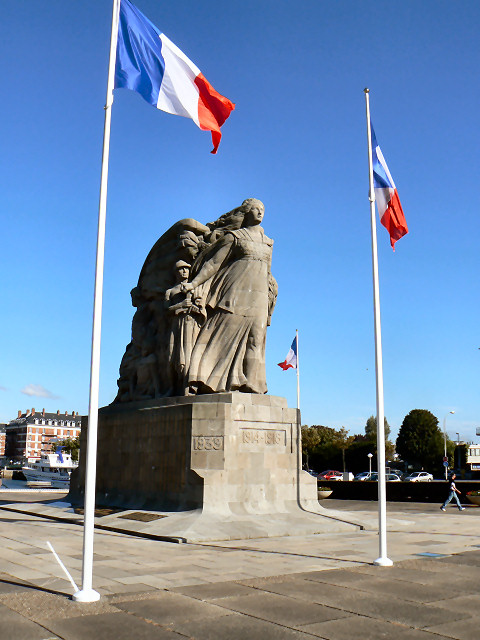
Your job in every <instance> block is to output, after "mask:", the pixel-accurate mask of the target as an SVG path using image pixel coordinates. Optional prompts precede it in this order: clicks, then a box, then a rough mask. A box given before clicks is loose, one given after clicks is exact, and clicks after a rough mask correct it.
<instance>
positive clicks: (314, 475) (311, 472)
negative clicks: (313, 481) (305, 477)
mask: <svg viewBox="0 0 480 640" xmlns="http://www.w3.org/2000/svg"><path fill="white" fill-rule="evenodd" d="M307 473H309V474H310V475H311V476H313V477H314V478H317V477H318V472H317V471H314V470H313V469H308V470H307Z"/></svg>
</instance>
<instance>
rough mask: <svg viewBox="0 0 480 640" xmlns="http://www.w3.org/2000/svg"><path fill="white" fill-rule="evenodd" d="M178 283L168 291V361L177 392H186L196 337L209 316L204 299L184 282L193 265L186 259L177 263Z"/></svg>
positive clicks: (166, 294) (174, 393) (166, 298)
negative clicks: (193, 296) (197, 295)
mask: <svg viewBox="0 0 480 640" xmlns="http://www.w3.org/2000/svg"><path fill="white" fill-rule="evenodd" d="M174 272H175V278H176V282H177V284H176V285H175V286H174V287H172V288H171V289H168V290H167V291H166V292H165V307H166V309H167V313H168V314H169V316H170V334H169V346H168V363H169V367H170V370H171V374H172V378H173V380H174V389H173V395H184V394H185V388H186V383H185V375H186V372H187V370H188V365H189V363H190V355H191V353H192V349H193V345H194V343H195V339H196V337H197V335H198V332H199V330H200V326H201V325H202V324H203V322H204V321H205V318H206V313H205V308H204V305H203V302H202V299H201V298H195V299H192V293H191V292H190V291H189V292H187V293H185V292H184V291H183V288H182V284H183V283H185V282H187V281H188V276H189V273H190V265H189V264H188V262H185V261H184V260H178V261H177V262H176V263H175V268H174Z"/></svg>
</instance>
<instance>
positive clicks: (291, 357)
mask: <svg viewBox="0 0 480 640" xmlns="http://www.w3.org/2000/svg"><path fill="white" fill-rule="evenodd" d="M278 366H279V367H281V368H282V369H283V370H284V371H286V370H287V369H296V368H297V338H296V337H295V338H294V339H293V342H292V346H291V347H290V350H289V352H288V353H287V357H286V358H285V360H284V362H279V363H278Z"/></svg>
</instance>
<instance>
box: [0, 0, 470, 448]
mask: <svg viewBox="0 0 480 640" xmlns="http://www.w3.org/2000/svg"><path fill="white" fill-rule="evenodd" d="M136 4H137V6H138V7H139V9H140V10H141V11H143V12H144V13H145V14H146V15H147V16H148V17H149V18H150V20H151V21H152V22H154V24H156V25H157V26H158V28H159V29H160V30H162V31H163V32H165V33H166V35H167V36H168V37H169V38H170V39H171V40H173V41H174V42H175V44H177V46H179V47H180V48H181V49H182V50H183V51H184V52H185V53H186V54H187V55H188V56H189V57H190V58H191V59H192V60H193V61H194V62H195V64H197V66H198V67H199V68H200V69H201V71H202V72H203V73H204V75H205V76H206V78H207V79H208V80H209V81H210V82H211V83H212V84H213V85H214V87H215V88H216V89H217V90H218V91H220V92H221V93H223V94H224V95H226V96H227V97H229V98H230V99H231V100H232V101H233V102H235V103H236V110H235V112H234V113H233V114H232V115H231V117H230V119H229V120H228V121H227V123H226V124H225V125H224V127H223V139H222V143H221V145H220V149H219V153H218V155H217V156H212V155H211V154H210V153H209V152H210V149H211V140H210V136H209V134H208V133H206V132H202V131H200V130H199V129H197V128H196V127H195V125H194V124H193V123H192V122H191V121H188V120H186V119H184V118H179V117H175V116H171V115H168V114H165V113H162V112H159V111H157V110H155V109H153V108H152V107H150V106H149V105H148V104H146V103H145V102H144V101H143V100H142V99H141V97H140V96H138V95H136V94H134V93H133V92H130V91H126V90H118V91H116V92H115V102H114V107H113V117H112V138H111V156H110V180H109V193H108V209H107V236H106V254H105V281H104V302H103V324H102V356H101V385H100V404H101V405H105V404H108V403H110V402H111V401H112V400H113V398H114V396H115V394H116V379H117V377H118V367H119V364H120V359H121V357H122V354H123V351H124V349H125V346H126V344H127V343H128V342H129V340H130V326H131V319H132V311H133V309H132V307H131V304H130V295H129V291H130V289H131V288H132V287H133V286H135V284H136V282H137V279H138V275H139V272H140V269H141V267H142V264H143V262H144V260H145V257H146V256H147V254H148V252H149V250H150V248H151V247H152V246H153V244H154V243H155V241H156V240H157V238H158V237H159V236H160V235H162V233H163V232H164V231H165V230H166V229H167V228H169V227H170V226H171V225H172V224H173V223H174V222H176V221H177V220H179V219H181V218H185V217H193V218H196V219H197V220H199V221H200V222H203V223H206V222H208V221H211V220H214V219H216V218H217V217H218V216H219V215H220V214H222V213H224V212H225V211H228V210H229V209H231V208H233V207H234V206H236V205H237V204H239V203H240V202H242V201H243V200H244V199H245V198H247V197H252V196H253V197H258V198H260V199H262V200H263V201H264V203H265V206H266V215H265V220H264V228H265V230H266V233H267V235H269V236H270V237H272V238H274V240H275V245H274V257H273V265H272V271H273V273H274V275H275V277H276V279H277V281H278V284H279V296H278V302H277V307H276V309H275V313H274V315H273V320H272V326H271V327H270V329H269V333H268V336H267V382H268V387H269V393H271V394H273V395H279V396H285V397H286V398H287V399H288V402H289V404H290V406H295V403H296V378H295V373H294V372H292V371H291V370H290V371H288V372H285V373H284V372H283V371H281V369H280V368H279V367H277V364H276V363H277V362H280V361H282V360H283V359H284V358H285V356H286V353H287V351H288V349H289V346H290V344H291V341H292V339H293V337H294V334H295V329H297V328H298V330H299V332H300V367H301V369H300V371H301V408H302V422H303V423H304V424H323V425H328V426H331V427H335V428H339V427H341V426H345V427H346V428H347V429H349V430H350V432H351V433H361V432H363V429H364V425H365V422H366V420H367V418H368V417H369V416H370V415H371V414H374V413H375V371H374V369H375V365H374V337H373V302H372V278H371V247H370V221H369V203H368V171H367V149H366V126H365V101H364V94H363V89H364V87H366V86H368V87H369V88H370V91H371V94H370V95H371V110H372V119H373V123H374V126H375V131H376V134H377V138H378V142H379V144H380V146H381V148H382V151H383V153H384V155H385V158H386V160H387V163H388V165H389V168H390V171H391V173H392V175H393V177H394V179H395V182H396V185H397V188H398V191H399V195H400V199H401V202H402V205H403V209H404V212H405V215H406V218H407V222H408V225H409V229H410V233H409V234H408V235H407V236H406V237H405V238H403V239H402V240H400V241H399V242H398V243H397V245H396V252H395V253H393V252H392V250H391V248H390V244H389V240H388V234H387V232H386V231H385V230H384V229H383V227H381V226H380V225H378V229H377V231H378V240H379V268H380V295H381V311H382V332H383V356H384V386H385V414H386V416H387V419H388V421H389V423H390V425H391V426H392V429H393V432H394V434H395V433H396V431H397V430H398V428H399V427H400V425H401V423H402V420H403V418H404V416H405V415H406V414H407V413H408V412H409V411H410V410H412V409H428V410H430V411H432V412H433V413H434V414H435V415H436V416H437V417H438V418H439V420H440V424H441V425H442V424H443V419H444V417H445V416H446V415H447V414H448V418H447V430H448V433H449V435H450V436H451V437H452V438H456V433H457V432H458V433H459V434H460V437H461V438H462V439H466V440H473V441H476V438H475V428H476V427H480V394H479V393H478V386H479V385H478V381H479V375H478V374H479V363H480V350H479V347H480V336H479V335H478V329H479V316H480V309H479V306H480V305H479V301H480V291H479V277H478V276H479V273H478V253H479V252H478V238H477V235H478V229H479V222H478V195H477V189H478V187H477V185H478V179H479V172H478V159H479V127H478V119H479V115H478V114H479V106H478V105H479V104H480V88H479V81H478V69H479V67H480V55H479V54H480V51H479V45H478V24H479V20H480V5H479V4H478V3H477V2H474V1H464V2H451V1H444V0H422V1H419V0H401V1H400V0H398V1H396V0H392V1H391V2H388V3H384V4H383V5H382V7H381V9H380V8H379V5H378V3H377V2H372V1H371V0H364V1H363V2H358V1H356V0H337V1H336V2H325V1H323V0H301V1H299V2H297V3H292V2H286V1H284V0H275V1H269V0H256V1H255V2H253V1H250V0H247V1H245V0H242V1H240V0H230V1H229V2H228V3H227V4H225V3H220V2H218V1H217V2H216V1H214V0H205V1H204V2H202V3H193V2H191V1H184V0H165V1H163V2H160V1H159V0H137V3H136ZM2 17H3V19H2V23H1V25H0V33H1V37H0V56H1V59H2V60H3V65H2V74H3V87H4V90H3V99H2V101H1V103H0V114H1V121H2V147H3V153H2V154H1V164H2V166H1V177H2V188H1V190H0V201H1V209H2V213H3V234H2V238H3V242H2V251H1V252H0V261H1V265H2V274H3V287H2V290H3V291H2V300H3V305H2V314H1V316H0V326H1V328H2V336H3V341H2V349H1V353H2V356H1V362H2V366H1V370H0V421H4V422H6V421H8V420H10V419H12V418H14V417H15V416H16V414H17V410H18V409H22V410H23V411H24V410H25V409H26V408H27V407H28V408H31V407H35V408H37V409H41V408H43V407H45V408H46V410H47V411H56V410H57V409H60V410H61V411H62V412H63V411H65V410H68V411H72V410H75V411H79V412H81V413H87V411H88V393H89V375H90V340H91V323H92V309H93V284H94V267H95V264H94V263H95V246H96V228H97V212H98V191H99V179H100V161H101V146H102V136H103V105H104V103H105V91H106V78H107V64H108V49H109V37H110V19H111V2H110V0H108V1H107V0H83V1H82V2H78V1H74V0H70V1H69V2H65V1H64V0H49V1H48V2H46V1H42V0H22V2H18V0H4V2H3V3H2ZM451 410H454V411H455V414H454V415H450V414H449V413H448V412H449V411H451Z"/></svg>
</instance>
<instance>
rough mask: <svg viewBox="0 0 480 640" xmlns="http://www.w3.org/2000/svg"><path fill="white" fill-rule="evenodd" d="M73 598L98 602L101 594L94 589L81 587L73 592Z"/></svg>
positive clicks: (76, 600) (80, 600)
mask: <svg viewBox="0 0 480 640" xmlns="http://www.w3.org/2000/svg"><path fill="white" fill-rule="evenodd" d="M72 600H73V601H74V602H98V600H100V594H99V593H98V591H95V590H94V589H80V591H76V592H75V593H74V594H73V596H72Z"/></svg>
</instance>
